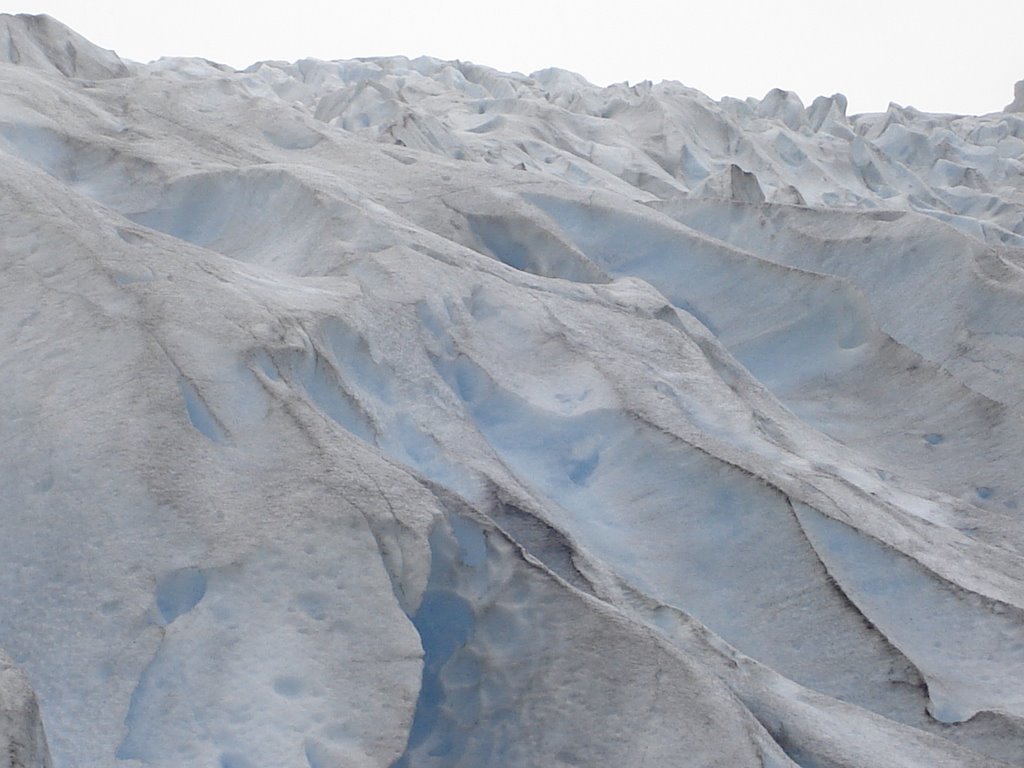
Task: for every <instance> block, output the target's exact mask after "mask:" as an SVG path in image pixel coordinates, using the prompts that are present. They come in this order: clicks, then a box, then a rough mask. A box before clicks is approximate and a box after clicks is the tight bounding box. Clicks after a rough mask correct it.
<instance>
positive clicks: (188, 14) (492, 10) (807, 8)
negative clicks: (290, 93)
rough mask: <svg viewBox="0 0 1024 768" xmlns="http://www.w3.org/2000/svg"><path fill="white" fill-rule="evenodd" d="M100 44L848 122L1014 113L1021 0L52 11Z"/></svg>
mask: <svg viewBox="0 0 1024 768" xmlns="http://www.w3.org/2000/svg"><path fill="white" fill-rule="evenodd" d="M9 12H11V13H49V14H50V15H51V16H54V17H56V18H57V19H59V20H61V21H63V22H64V23H65V24H67V25H68V26H70V27H72V28H73V29H75V30H76V31H77V32H79V33H80V34H83V35H85V36H86V37H87V38H89V39H90V40H92V41H93V42H95V43H97V44H98V45H101V46H102V47H104V48H113V49H114V50H116V51H117V52H118V53H119V54H121V55H122V56H124V57H126V58H129V59H134V60H136V61H149V60H151V59H155V58H158V57H159V56H162V55H180V56H203V57H205V58H208V59H213V60H215V61H220V62H222V63H225V64H229V65H231V66H234V67H244V66H247V65H248V64H250V63H252V62H253V61H257V60H260V59H286V60H289V61H290V60H295V59H298V58H303V57H306V56H315V57H317V58H322V59H346V58H355V57H359V56H382V55H392V54H402V55H406V56H410V57H414V56H418V55H420V54H427V55H430V56H437V57H439V58H444V59H462V60H464V61H473V62H475V63H477V64H485V65H488V66H491V67H495V68H496V69H501V70H505V71H513V70H515V71H519V72H523V73H529V72H531V71H534V70H537V69H542V68H544V67H549V66H557V67H562V68H564V69H569V70H573V71H575V72H579V73H580V74H582V75H584V76H585V77H586V78H587V79H589V80H591V81H592V82H594V83H596V84H599V85H607V84H609V83H612V82H619V81H623V80H628V81H630V82H637V81H640V80H645V79H649V80H654V81H658V80H662V79H671V80H679V81H681V82H683V83H685V84H686V85H689V86H692V87H694V88H698V89H700V90H702V91H704V92H705V93H707V94H708V95H710V96H712V97H714V98H720V97H722V96H724V95H730V96H740V97H744V96H758V97H761V96H763V95H764V94H765V92H767V91H768V90H769V89H770V88H773V87H781V88H787V89H789V90H794V91H796V92H797V93H798V94H799V95H800V97H801V98H802V99H803V100H804V102H805V103H807V104H809V103H810V102H811V100H812V99H813V98H814V97H815V96H817V95H819V94H831V93H834V92H836V91H840V92H842V93H845V94H846V96H847V97H848V98H849V100H850V111H851V113H852V112H864V111H880V110H884V109H885V108H886V106H887V105H888V103H889V101H895V102H897V103H899V104H903V105H908V104H909V105H912V106H915V107H917V108H918V109H922V110H926V111H936V112H938V111H950V112H962V113H983V112H992V111H997V110H1000V109H1002V108H1003V107H1004V106H1005V105H1006V104H1007V103H1009V102H1010V101H1011V100H1012V97H1013V84H1014V82H1016V81H1017V80H1021V79H1024V44H1022V42H1021V41H1022V40H1024V0H970V2H958V1H957V0H930V1H929V0H852V1H851V2H842V3H838V2H824V1H822V2H815V1H814V0H763V1H762V2H757V1H756V0H701V2H687V0H673V1H662V0H634V1H633V2H627V0H617V1H616V2H607V1H606V0H592V1H591V2H571V1H569V0H508V1H507V2H504V3H500V4H499V3H493V2H487V0H476V1H475V2H471V1H470V0H447V2H444V3H435V2H430V1H429V0H418V2H412V1H410V0H360V2H351V1H350V0H332V1H330V2H328V1H327V0H291V1H290V2H276V3H268V2H258V1H256V2H245V3H242V2H233V3H228V2H220V0H205V2H203V1H200V0H159V2H158V1H157V0H132V1H131V2H129V1H128V0H43V1H42V2H30V1H26V2H22V3H21V4H20V6H19V7H17V8H14V9H12V10H11V11H9Z"/></svg>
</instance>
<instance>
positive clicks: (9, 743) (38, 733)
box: [0, 651, 52, 768]
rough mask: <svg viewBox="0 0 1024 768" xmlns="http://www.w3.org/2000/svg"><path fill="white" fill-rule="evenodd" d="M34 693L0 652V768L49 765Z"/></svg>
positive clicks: (44, 737) (34, 767) (44, 735)
mask: <svg viewBox="0 0 1024 768" xmlns="http://www.w3.org/2000/svg"><path fill="white" fill-rule="evenodd" d="M51 766H52V763H51V762H50V750H49V748H48V747H47V746H46V734H45V733H44V732H43V719H42V717H41V716H40V714H39V705H38V704H37V703H36V694H35V691H33V690H32V686H30V685H29V683H28V678H26V677H25V675H24V673H23V672H22V671H21V670H20V669H18V668H17V667H16V666H14V662H12V661H11V659H10V657H9V656H7V654H5V653H4V652H3V651H0V768H51Z"/></svg>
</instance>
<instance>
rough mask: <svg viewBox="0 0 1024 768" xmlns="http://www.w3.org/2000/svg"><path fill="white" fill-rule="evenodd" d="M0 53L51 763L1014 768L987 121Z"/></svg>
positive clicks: (22, 452)
mask: <svg viewBox="0 0 1024 768" xmlns="http://www.w3.org/2000/svg"><path fill="white" fill-rule="evenodd" d="M0 31H2V32H3V36H2V37H0V40H4V39H6V40H7V43H6V48H4V47H0V51H2V52H3V56H2V57H0V58H2V61H3V62H7V63H0V188H2V192H3V193H2V195H0V257H2V259H0V275H2V278H0V280H2V282H0V289H2V293H0V295H2V296H3V305H2V307H3V310H2V312H0V338H2V339H3V343H2V345H0V355H2V365H0V372H2V373H0V377H2V378H0V385H2V392H3V394H4V397H3V398H0V425H2V446H3V447H2V453H0V459H2V460H0V486H2V487H3V489H4V493H3V494H2V497H0V522H2V528H3V536H0V562H2V563H3V564H4V565H3V568H0V595H3V602H2V603H0V606H2V609H0V648H4V649H5V650H6V651H7V652H8V653H9V654H10V656H11V657H12V658H13V659H14V660H15V662H17V664H18V665H19V666H20V667H21V668H22V669H23V670H24V672H25V675H27V680H28V681H29V682H30V683H31V685H32V686H33V687H34V689H35V691H36V694H37V695H38V700H39V704H40V707H41V711H42V720H43V723H44V725H45V728H46V732H47V738H48V741H49V745H50V750H51V752H52V755H53V762H54V765H56V766H57V767H58V768H65V767H70V766H109V765H124V766H142V765H155V766H191V765H220V766H223V767H224V768H248V767H251V766H308V768H327V767H328V766H365V767H370V766H374V767H377V766H379V767H380V768H388V767H390V766H394V767H395V768H412V767H413V766H484V765H496V766H497V765H500V766H539V765H544V766H570V765H575V766H609V767H612V766H614V767H618V766H644V765H678V766H697V765H708V766H710V765H720V766H747V765H749V766H791V765H800V766H804V768H812V767H817V766H844V767H845V766H850V767H851V768H852V767H854V766H857V767H861V766H864V767H868V766H893V765H898V766H922V767H924V766H929V767H931V766H988V765H1005V764H1016V765H1024V758H1022V755H1024V526H1022V524H1021V517H1020V516H1021V509H1020V506H1021V504H1022V503H1024V480H1022V473H1021V471H1020V469H1021V463H1020V457H1021V456H1022V455H1024V428H1022V427H1024V422H1022V419H1024V401H1022V400H1021V395H1020V392H1021V391H1022V385H1024V344H1022V342H1021V330H1020V329H1021V328H1024V301H1022V297H1024V277H1022V274H1021V270H1022V268H1024V248H1021V247H1020V246H1021V245H1022V244H1024V239H1022V238H1024V196H1022V193H1024V182H1022V178H1021V174H1020V171H1021V168H1022V166H1021V162H1022V161H1024V119H1021V118H1020V117H1018V116H1017V115H1015V114H1013V113H1011V112H1010V111H1007V112H1006V113H1000V114H994V115H988V116H983V117H959V116H949V115H926V114H922V113H919V112H916V111H914V110H912V109H909V108H900V107H897V106H893V107H892V108H891V109H890V110H889V111H888V112H887V113H886V114H884V115H860V116H847V115H846V114H845V101H844V99H843V98H842V97H841V96H833V97H830V98H824V99H818V100H816V101H815V102H814V103H812V104H811V106H810V107H807V108H804V106H803V105H802V104H801V103H800V102H799V100H798V99H797V97H796V96H795V95H794V94H790V93H784V92H781V91H774V92H772V93H770V94H768V95H767V96H766V97H765V99H763V100H761V101H757V100H753V99H748V100H746V101H738V100H729V99H727V100H724V101H723V102H720V103H716V102H713V101H711V100H710V99H708V98H707V97H705V96H703V95H702V94H700V93H697V92H695V91H692V90H690V89H687V88H684V87H683V86H681V85H679V84H676V83H663V84H660V85H656V86H653V85H650V84H644V85H639V86H634V87H627V86H625V85H621V86H613V87H611V88H606V89H599V88H596V87H594V86H591V85H589V84H588V83H586V82H585V81H583V80H581V79H580V78H578V77H577V76H575V75H571V74H569V73H566V72H561V71H556V70H549V71H545V72H540V73H535V74H534V75H532V76H530V77H524V76H522V75H507V74H502V73H499V72H495V71H493V70H489V69H486V68H484V67H480V66H476V65H471V64H466V63H459V62H441V61H436V60H432V59H418V60H415V61H408V60H405V59H386V60H380V59H378V60H361V61H349V62H320V61H301V62H297V63H294V64H285V63H279V62H264V63H261V64H257V65H254V66H253V67H251V68H249V69H248V70H246V71H244V72H236V71H233V70H230V69H228V68H226V67H222V66H219V65H215V64H211V63H210V62H206V61H202V60H182V59H164V60H160V61H158V62H154V63H151V64H147V65H141V64H134V63H124V62H121V61H120V60H119V59H118V58H117V57H116V55H114V54H113V53H111V52H108V51H102V50H100V49H97V48H95V47H94V46H91V45H90V44H89V43H87V42H86V41H84V40H82V39H81V38H80V37H79V36H77V35H75V34H74V33H73V32H71V31H70V30H67V29H66V28H64V27H62V26H61V25H59V23H57V22H55V21H53V20H52V19H47V18H45V17H42V18H38V17H10V16H0ZM0 45H2V44H0ZM0 667H2V665H0ZM3 674H4V673H3V671H2V669H0V691H4V690H6V688H5V687H4V686H5V683H4V682H3V681H4V680H5V679H6V678H3V677H2V675H3ZM12 679H13V678H12ZM19 680H23V679H22V678H19ZM17 686H23V682H19V683H17ZM12 690H13V688H12ZM17 690H18V691H23V690H24V688H23V687H18V688H17ZM18 695H21V694H20V693H19V694H18ZM4 701H6V699H4ZM4 711H5V710H0V716H3V715H4ZM26 711H27V710H26ZM3 722H6V721H3ZM35 727H36V726H34V725H26V726H18V728H20V729H21V730H18V729H17V728H16V729H14V730H11V729H8V731H9V732H10V734H9V733H8V732H7V731H3V730H0V756H2V755H3V754H4V752H3V747H4V746H7V745H5V744H3V740H5V739H6V741H7V742H8V744H9V745H13V746H9V747H8V750H9V751H10V750H11V749H14V748H17V749H20V748H22V747H24V745H25V741H24V733H25V732H26V730H25V729H26V728H28V729H29V732H30V733H31V734H33V738H35V739H37V740H36V741H34V742H32V743H33V744H35V745H36V746H35V747H31V746H29V747H27V749H29V751H30V752H31V749H33V748H35V749H36V753H35V754H36V757H33V758H20V757H19V758H12V760H22V762H24V761H25V760H26V759H35V760H37V762H39V761H42V760H45V759H46V757H45V747H42V746H41V745H43V744H45V742H43V741H42V738H41V736H38V735H35V734H38V731H33V730H31V729H32V728H35ZM11 754H12V755H13V754H15V752H11ZM18 754H20V753H18ZM13 764H14V765H20V764H21V763H18V762H14V763H13ZM28 764H32V763H31V762H29V763H28Z"/></svg>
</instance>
